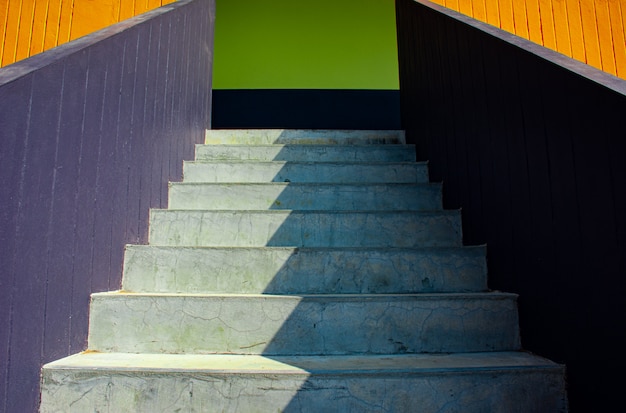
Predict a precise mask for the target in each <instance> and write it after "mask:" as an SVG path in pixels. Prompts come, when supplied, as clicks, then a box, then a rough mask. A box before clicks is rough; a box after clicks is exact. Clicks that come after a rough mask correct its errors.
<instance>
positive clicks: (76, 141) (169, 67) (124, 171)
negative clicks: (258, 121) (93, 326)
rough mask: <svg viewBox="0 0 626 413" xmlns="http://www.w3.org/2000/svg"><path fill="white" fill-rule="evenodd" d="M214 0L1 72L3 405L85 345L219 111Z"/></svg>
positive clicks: (175, 8)
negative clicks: (98, 310) (97, 306)
mask: <svg viewBox="0 0 626 413" xmlns="http://www.w3.org/2000/svg"><path fill="white" fill-rule="evenodd" d="M214 15H215V0H193V1H180V2H176V3H173V4H171V5H168V6H165V7H163V8H161V9H157V10H155V11H152V12H149V13H146V14H144V15H141V16H137V17H136V18H133V19H131V20H128V21H125V22H122V23H120V24H118V25H116V26H112V27H110V28H107V29H105V30H102V31H100V32H97V33H94V34H93V35H89V36H87V37H85V38H82V39H79V40H77V41H75V42H72V43H69V44H66V45H63V46H61V47H59V48H57V49H53V50H51V51H49V52H46V53H44V54H41V55H37V56H34V57H32V58H30V59H27V60H25V61H22V62H19V63H17V64H14V65H11V66H8V67H6V68H4V69H1V70H0V412H6V413H18V412H19V413H26V412H34V411H36V410H37V407H38V403H39V373H40V368H41V366H42V365H43V364H44V363H46V362H48V361H51V360H55V359H57V358H60V357H64V356H66V355H69V354H72V353H76V352H79V351H81V350H83V349H85V347H86V338H87V327H88V324H87V321H88V304H89V296H90V293H92V292H96V291H107V290H115V289H119V288H120V281H121V271H122V258H123V247H124V245H125V244H127V243H145V242H146V240H147V224H148V211H149V208H151V207H157V208H158V207H165V206H166V205H167V198H166V195H167V182H168V181H176V180H180V178H181V174H182V160H183V159H190V158H192V157H193V146H194V144H195V143H198V142H201V140H202V138H203V132H204V130H205V128H208V127H209V122H210V97H211V66H212V49H213V21H214Z"/></svg>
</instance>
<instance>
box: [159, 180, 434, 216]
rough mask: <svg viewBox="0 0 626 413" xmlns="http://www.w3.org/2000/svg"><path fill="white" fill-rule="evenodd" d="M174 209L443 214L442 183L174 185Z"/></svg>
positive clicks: (171, 190) (171, 203) (171, 205)
mask: <svg viewBox="0 0 626 413" xmlns="http://www.w3.org/2000/svg"><path fill="white" fill-rule="evenodd" d="M168 199H169V209H188V210H189V209H193V210H198V209H203V210H226V209H230V210H266V209H292V210H337V211H339V210H341V211H354V210H370V211H373V210H387V211H433V210H440V209H442V205H441V185H439V184H311V183H293V182H291V183H279V182H277V183H247V184H239V183H184V182H183V183H171V184H170V185H169V194H168Z"/></svg>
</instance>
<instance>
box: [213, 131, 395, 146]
mask: <svg viewBox="0 0 626 413" xmlns="http://www.w3.org/2000/svg"><path fill="white" fill-rule="evenodd" d="M404 143H406V139H405V133H404V131H402V130H324V129H309V130H302V129H212V130H207V131H206V136H205V144H208V145H216V144H217V145H219V144H236V145H269V144H283V145H288V144H299V145H336V144H339V145H359V144H404Z"/></svg>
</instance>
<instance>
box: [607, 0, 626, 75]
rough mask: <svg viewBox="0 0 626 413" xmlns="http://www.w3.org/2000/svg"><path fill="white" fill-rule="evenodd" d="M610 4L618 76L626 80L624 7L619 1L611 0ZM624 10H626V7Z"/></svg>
mask: <svg viewBox="0 0 626 413" xmlns="http://www.w3.org/2000/svg"><path fill="white" fill-rule="evenodd" d="M608 3H609V15H610V20H611V35H612V38H613V52H614V55H615V69H616V74H617V76H619V77H621V78H625V79H626V35H625V33H626V32H625V27H624V23H625V21H624V20H623V19H622V13H621V12H622V7H621V5H620V1H619V0H609V2H608ZM624 8H625V9H626V5H625V7H624Z"/></svg>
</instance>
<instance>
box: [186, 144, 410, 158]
mask: <svg viewBox="0 0 626 413" xmlns="http://www.w3.org/2000/svg"><path fill="white" fill-rule="evenodd" d="M195 159H196V161H217V160H241V161H246V160H247V161H288V162H415V145H196V157H195Z"/></svg>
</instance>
